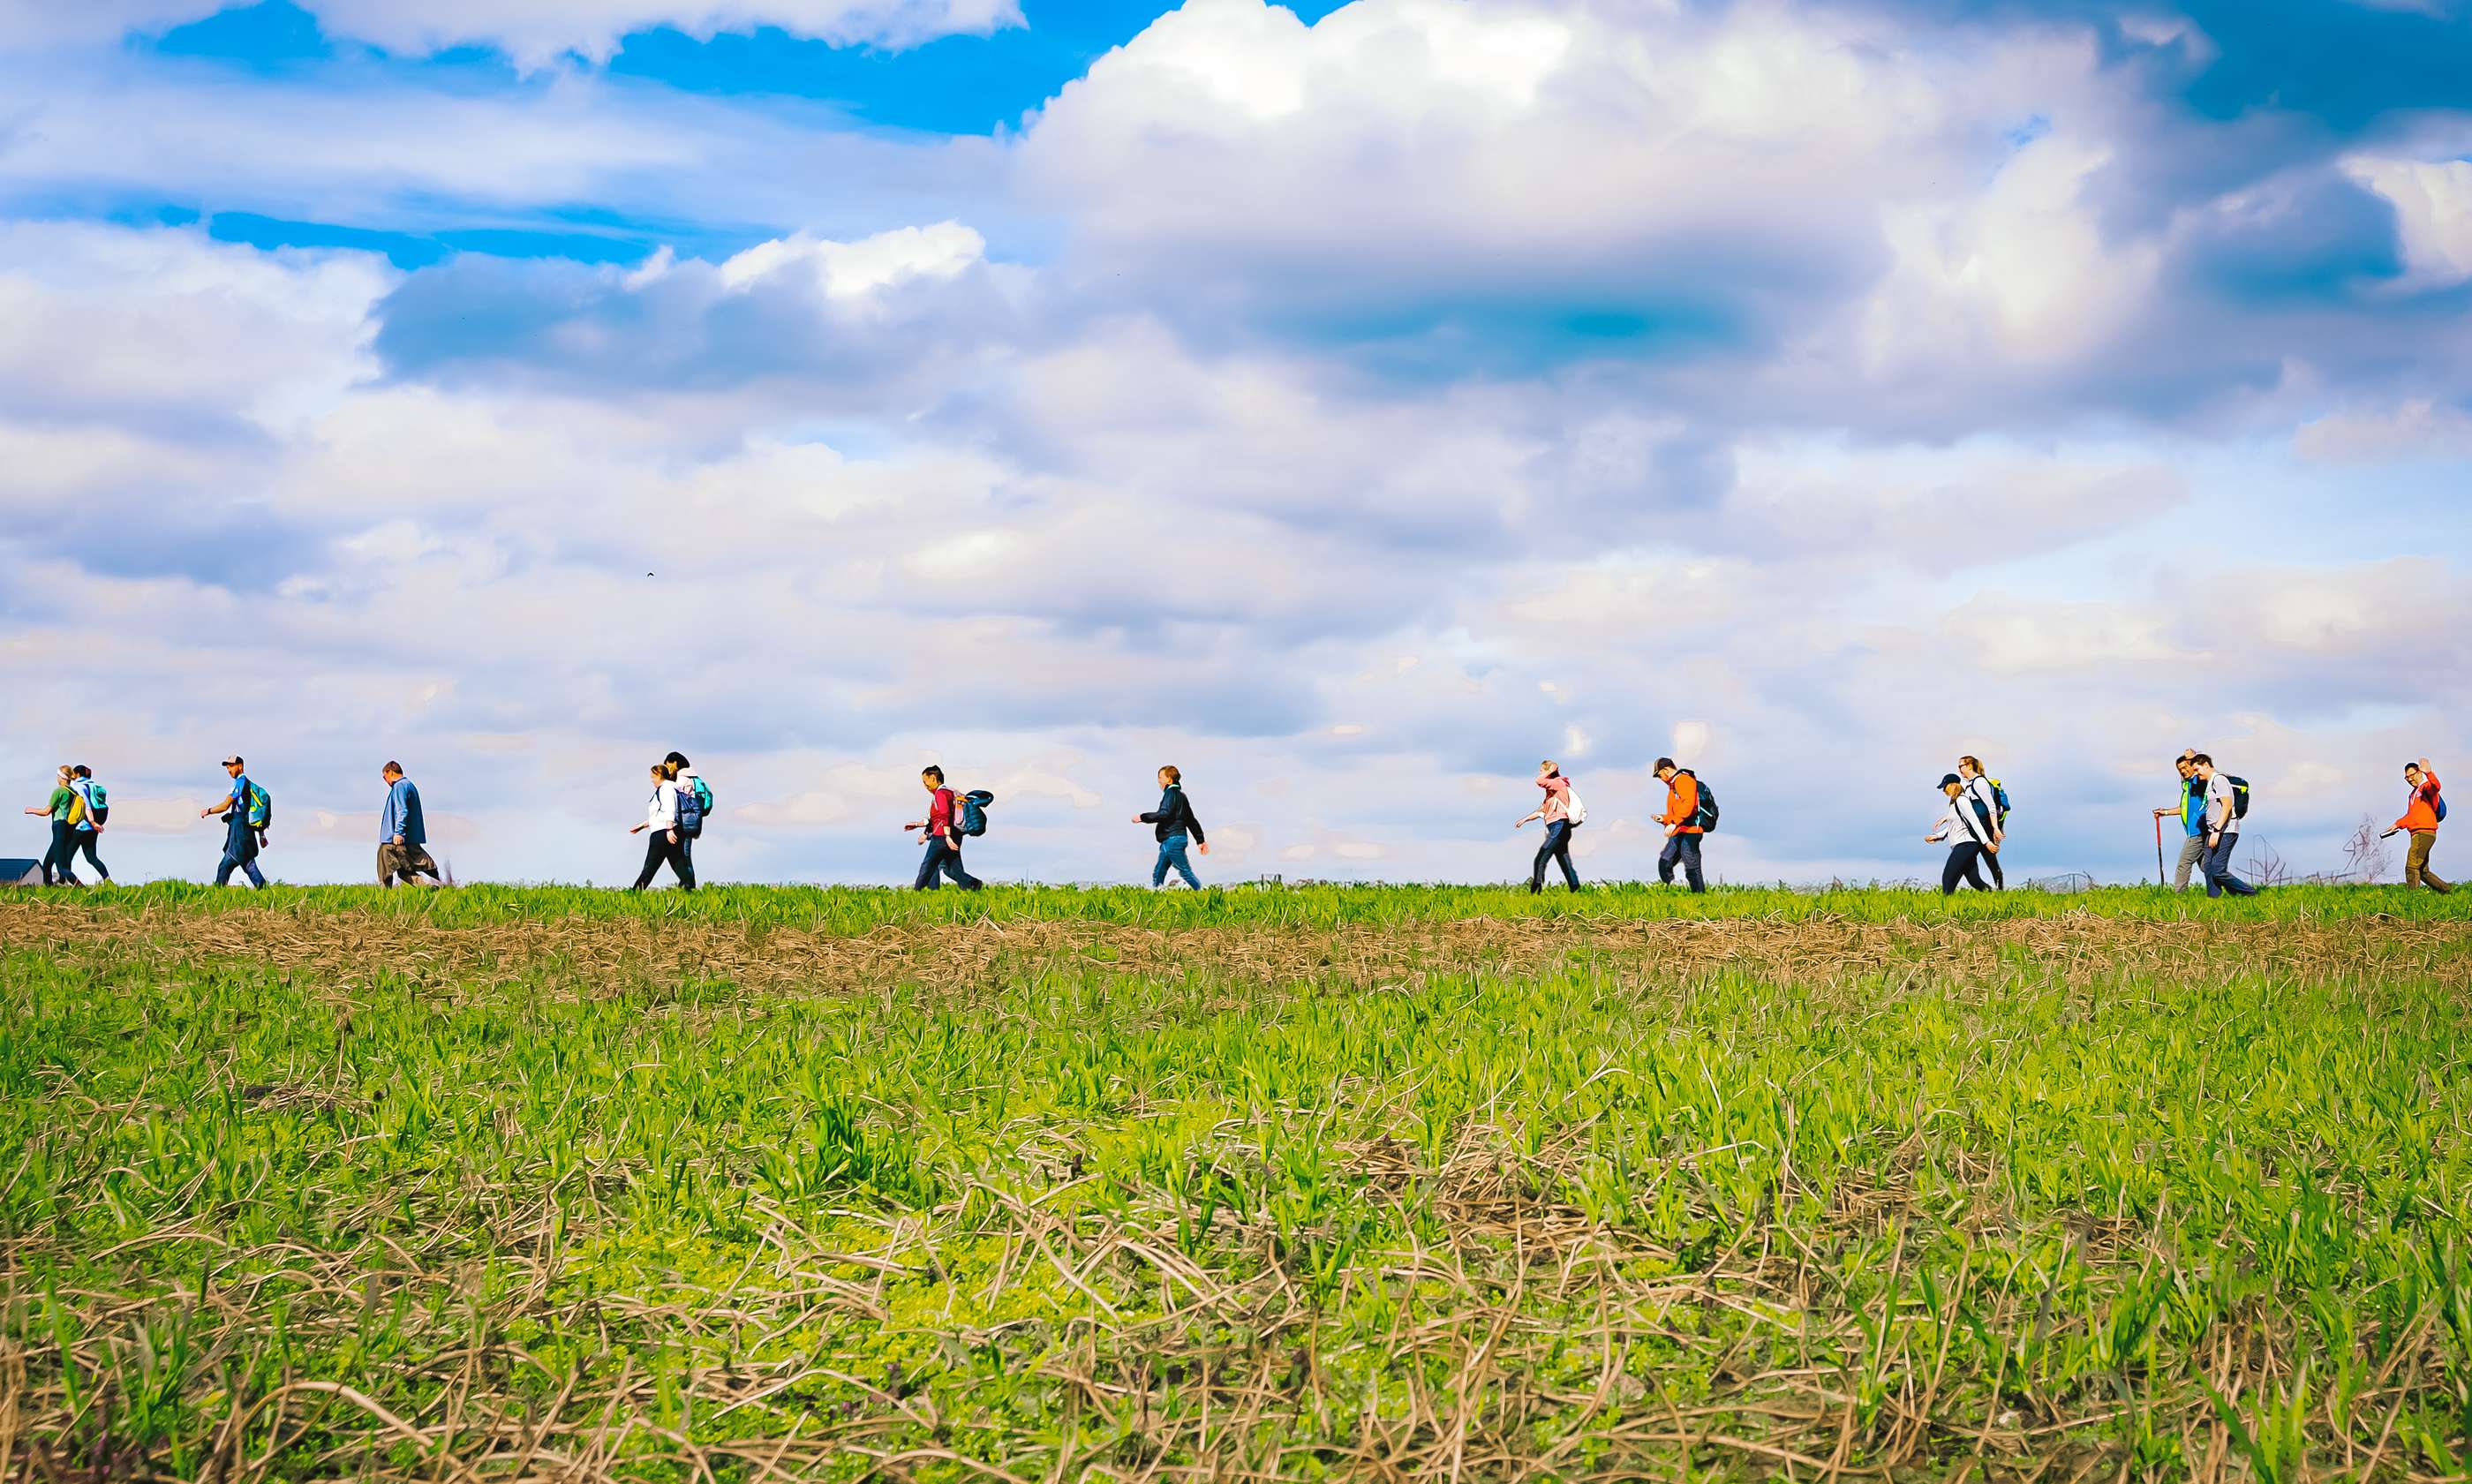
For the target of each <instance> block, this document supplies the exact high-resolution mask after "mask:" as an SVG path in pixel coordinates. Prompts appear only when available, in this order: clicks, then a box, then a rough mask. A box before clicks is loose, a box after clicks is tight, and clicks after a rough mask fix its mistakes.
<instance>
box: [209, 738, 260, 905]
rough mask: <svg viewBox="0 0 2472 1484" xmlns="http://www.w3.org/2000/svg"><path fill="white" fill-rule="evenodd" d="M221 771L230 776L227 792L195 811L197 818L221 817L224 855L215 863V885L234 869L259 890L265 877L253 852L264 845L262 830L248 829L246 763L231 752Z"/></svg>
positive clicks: (226, 882) (226, 880) (227, 878)
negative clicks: (229, 786) (222, 797)
mask: <svg viewBox="0 0 2472 1484" xmlns="http://www.w3.org/2000/svg"><path fill="white" fill-rule="evenodd" d="M224 772H225V773H226V774H227V775H229V776H230V778H231V791H230V792H229V793H226V794H225V795H224V799H223V802H222V803H220V804H209V805H207V806H206V807H205V808H203V809H202V810H199V811H198V817H199V818H201V819H203V818H205V817H206V816H207V815H209V814H221V815H223V816H224V820H225V823H224V858H223V860H221V861H220V862H219V863H217V865H216V866H215V884H216V885H218V886H227V885H229V884H231V873H232V872H233V871H235V870H238V871H240V872H242V873H243V874H245V875H246V876H248V877H249V883H250V885H252V886H254V887H256V888H257V889H258V890H260V891H264V890H265V889H266V876H265V873H263V872H261V871H260V870H258V868H257V853H258V852H259V851H261V850H264V849H265V848H266V832H264V831H262V830H257V829H252V828H250V822H249V795H250V787H251V786H250V781H249V773H248V771H247V770H246V766H245V765H244V764H243V763H242V762H241V760H240V754H239V753H237V752H235V753H233V754H232V755H231V756H230V757H227V758H226V759H224Z"/></svg>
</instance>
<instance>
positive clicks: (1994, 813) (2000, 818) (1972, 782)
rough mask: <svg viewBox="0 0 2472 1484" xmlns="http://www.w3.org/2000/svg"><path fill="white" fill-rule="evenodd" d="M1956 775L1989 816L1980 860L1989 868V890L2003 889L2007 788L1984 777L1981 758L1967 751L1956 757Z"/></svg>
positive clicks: (2006, 881)
mask: <svg viewBox="0 0 2472 1484" xmlns="http://www.w3.org/2000/svg"><path fill="white" fill-rule="evenodd" d="M1957 776H1959V777H1960V778H1962V779H1964V780H1965V791H1966V795H1967V796H1968V797H1970V798H1972V799H1973V800H1974V801H1975V802H1976V803H1978V804H1980V805H1982V806H1983V811H1984V813H1986V814H1989V815H1990V816H1991V848H1990V849H1989V850H1986V851H1985V852H1984V853H1983V863H1984V864H1985V865H1986V866H1988V867H1990V869H1991V889H1992V890H1994V891H2006V890H2008V889H2009V876H2008V873H2007V872H2005V871H2003V870H2001V869H2000V847H2001V846H2002V845H2003V844H2006V843H2007V842H2008V839H2009V790H2008V789H2005V788H2003V787H2001V784H2000V780H1999V779H1997V778H1989V777H1985V775H1984V772H1983V760H1982V759H1981V758H1978V757H1976V756H1975V755H1974V754H1972V753H1970V752H1969V753H1967V754H1966V755H1965V756H1963V757H1961V758H1960V759H1958V760H1957Z"/></svg>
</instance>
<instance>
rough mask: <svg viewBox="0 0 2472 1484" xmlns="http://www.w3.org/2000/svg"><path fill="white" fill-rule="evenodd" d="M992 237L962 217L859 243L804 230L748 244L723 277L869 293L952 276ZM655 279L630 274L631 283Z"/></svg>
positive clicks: (982, 253)
mask: <svg viewBox="0 0 2472 1484" xmlns="http://www.w3.org/2000/svg"><path fill="white" fill-rule="evenodd" d="M986 248H987V244H986V239H985V238H983V237H981V236H980V235H979V234H978V233H977V232H975V231H972V230H971V229H970V228H968V227H966V226H963V225H962V224H960V223H958V222H939V223H938V224H935V225H933V226H923V227H922V226H904V227H898V228H895V229H894V230H892V231H889V232H879V233H877V234H876V235H874V236H872V237H868V238H863V239H861V240H860V241H857V242H847V243H843V242H831V241H827V240H822V239H819V238H813V237H809V236H807V235H806V234H805V233H803V232H801V233H798V234H796V235H794V236H790V237H783V238H776V239H774V240H772V241H771V242H767V243H762V244H759V245H757V246H755V247H749V248H748V249H747V250H746V251H744V252H741V253H739V254H738V255H737V256H735V257H732V258H730V259H729V260H728V261H727V262H725V263H724V264H722V265H721V281H722V283H723V284H724V285H725V286H726V287H728V288H731V289H744V288H746V287H747V286H748V285H749V284H750V283H753V282H755V281H756V280H758V279H761V278H767V277H770V276H772V274H775V273H785V272H803V273H806V274H808V275H810V276H811V277H812V278H813V280H814V281H815V284H816V286H817V288H818V289H819V290H820V291H821V292H822V293H823V294H825V296H827V297H829V298H836V299H850V298H863V297H865V296H866V295H867V294H870V293H872V292H874V291H876V290H879V289H885V288H890V287H891V286H893V285H895V284H899V283H904V282H908V281H910V280H913V279H921V278H923V279H929V280H935V279H949V278H953V277H956V276H958V275H959V274H960V273H961V272H962V271H963V270H965V269H968V268H970V267H972V266H973V265H975V264H978V263H981V262H984V261H985V260H986ZM647 281H649V280H647V279H645V278H644V277H643V275H640V274H639V275H636V276H635V277H633V278H630V282H629V287H630V288H635V287H640V286H641V284H642V283H644V282H647Z"/></svg>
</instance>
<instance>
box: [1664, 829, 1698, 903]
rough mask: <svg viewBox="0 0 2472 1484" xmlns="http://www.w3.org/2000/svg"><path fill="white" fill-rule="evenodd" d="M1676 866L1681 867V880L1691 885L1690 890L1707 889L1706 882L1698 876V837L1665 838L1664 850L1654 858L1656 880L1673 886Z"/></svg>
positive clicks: (1677, 836) (1670, 836) (1676, 836)
mask: <svg viewBox="0 0 2472 1484" xmlns="http://www.w3.org/2000/svg"><path fill="white" fill-rule="evenodd" d="M1677 865H1678V866H1680V867H1682V879H1683V880H1684V881H1687V882H1689V883H1691V889H1692V890H1694V891H1705V890H1707V889H1708V883H1707V882H1706V881H1704V880H1702V879H1701V878H1700V836H1697V835H1669V836H1666V837H1665V848H1664V849H1663V850H1661V851H1659V852H1657V856H1656V879H1657V880H1658V881H1661V882H1663V883H1665V884H1667V885H1669V886H1671V885H1673V884H1674V868H1675V867H1676V866H1677Z"/></svg>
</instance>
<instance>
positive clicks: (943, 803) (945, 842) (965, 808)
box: [901, 763, 995, 891]
mask: <svg viewBox="0 0 2472 1484" xmlns="http://www.w3.org/2000/svg"><path fill="white" fill-rule="evenodd" d="M918 782H919V785H920V786H921V787H923V788H924V789H926V790H927V796H928V798H927V817H926V818H924V819H914V820H912V821H911V822H910V823H908V824H905V825H903V826H902V827H901V831H902V833H903V834H905V835H907V834H909V833H910V832H911V831H913V830H924V831H926V832H927V833H926V834H925V835H923V836H920V838H922V839H924V840H925V841H926V842H927V852H926V854H925V855H923V856H921V857H920V858H919V860H918V876H917V879H916V880H915V881H913V882H912V883H910V884H911V887H912V889H913V890H916V891H934V890H935V889H936V888H937V887H939V886H941V885H942V884H943V883H942V882H939V881H938V880H937V879H936V878H937V876H938V874H939V873H940V874H942V875H945V876H948V877H951V878H952V881H953V884H954V885H956V886H959V887H961V888H962V889H963V891H976V890H978V889H979V888H980V887H982V886H984V885H986V883H985V882H983V881H981V880H979V879H978V878H977V877H975V876H972V875H971V874H970V873H969V872H968V871H966V870H963V868H962V836H963V835H985V834H986V829H987V823H986V819H987V816H986V806H987V805H989V804H991V803H994V802H995V795H994V794H992V793H988V792H987V791H986V789H972V790H971V791H970V792H969V793H968V794H967V795H965V796H957V795H955V793H954V792H953V790H952V789H948V788H946V787H944V770H943V769H942V768H941V767H939V766H936V765H934V764H932V763H931V764H929V765H928V766H926V767H924V768H921V769H920V770H919V772H918ZM972 826H975V828H972Z"/></svg>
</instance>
